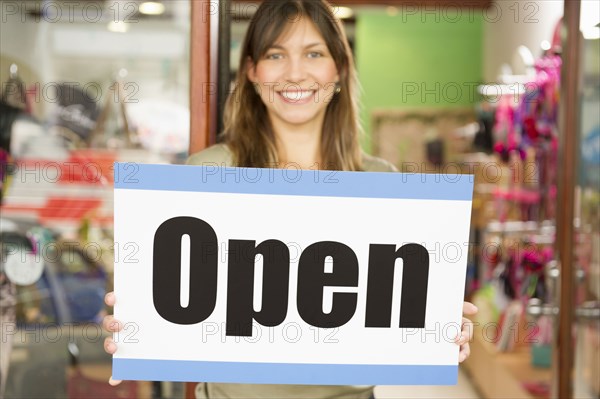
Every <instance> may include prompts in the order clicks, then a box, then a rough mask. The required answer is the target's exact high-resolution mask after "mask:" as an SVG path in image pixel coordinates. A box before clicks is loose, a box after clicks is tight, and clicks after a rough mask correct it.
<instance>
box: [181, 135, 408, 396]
mask: <svg viewBox="0 0 600 399" xmlns="http://www.w3.org/2000/svg"><path fill="white" fill-rule="evenodd" d="M187 164H188V165H215V164H216V165H217V166H235V165H234V162H233V156H232V154H231V151H230V150H229V148H228V147H227V146H226V145H224V144H216V145H214V146H212V147H209V148H207V149H205V150H203V151H200V152H198V153H196V154H193V155H191V156H190V157H189V158H188V160H187ZM362 164H363V165H362V166H363V169H364V170H365V171H366V172H393V171H396V168H395V167H394V166H393V165H392V164H391V163H389V162H387V161H384V160H383V159H380V158H376V157H373V156H370V155H368V154H365V153H363V154H362ZM372 394H373V387H372V386H364V385H361V386H357V385H352V386H344V385H258V384H225V383H199V384H198V385H196V398H198V399H206V398H210V399H216V398H235V399H241V398H243V399H251V398H252V399H254V398H256V399H258V398H261V399H326V398H327V399H346V398H347V399H367V398H370V397H371V395H372Z"/></svg>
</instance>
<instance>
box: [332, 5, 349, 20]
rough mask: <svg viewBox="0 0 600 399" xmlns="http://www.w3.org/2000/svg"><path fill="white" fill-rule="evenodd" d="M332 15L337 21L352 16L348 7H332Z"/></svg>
mask: <svg viewBox="0 0 600 399" xmlns="http://www.w3.org/2000/svg"><path fill="white" fill-rule="evenodd" d="M333 14H334V15H335V16H336V17H338V18H339V19H347V18H350V17H352V16H353V15H354V11H352V9H351V8H350V7H337V6H336V7H333Z"/></svg>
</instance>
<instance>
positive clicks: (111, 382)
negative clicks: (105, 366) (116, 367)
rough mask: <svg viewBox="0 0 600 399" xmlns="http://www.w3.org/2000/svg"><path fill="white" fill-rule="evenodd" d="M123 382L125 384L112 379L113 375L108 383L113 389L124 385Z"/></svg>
mask: <svg viewBox="0 0 600 399" xmlns="http://www.w3.org/2000/svg"><path fill="white" fill-rule="evenodd" d="M122 382H123V380H113V378H112V375H111V376H110V378H109V379H108V383H109V384H110V385H112V386H113V387H114V386H117V385H119V384H120V383H122Z"/></svg>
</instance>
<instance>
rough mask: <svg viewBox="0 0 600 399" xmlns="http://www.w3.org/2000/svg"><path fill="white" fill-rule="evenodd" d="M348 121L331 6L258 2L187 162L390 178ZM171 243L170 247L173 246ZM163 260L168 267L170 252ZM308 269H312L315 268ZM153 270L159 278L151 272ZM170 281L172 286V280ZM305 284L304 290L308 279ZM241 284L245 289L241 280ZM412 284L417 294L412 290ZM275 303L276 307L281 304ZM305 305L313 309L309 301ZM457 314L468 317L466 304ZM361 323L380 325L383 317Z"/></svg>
mask: <svg viewBox="0 0 600 399" xmlns="http://www.w3.org/2000/svg"><path fill="white" fill-rule="evenodd" d="M358 115H359V114H358V82H357V79H356V71H355V69H354V60H353V57H352V53H351V51H350V46H349V44H348V40H347V38H346V36H345V33H344V30H343V28H342V25H341V23H340V21H339V19H337V18H336V17H335V15H334V14H333V11H332V8H331V6H330V5H329V4H328V3H327V2H326V1H324V0H289V1H282V0H266V1H263V2H262V3H261V5H260V7H259V8H258V10H257V11H256V13H255V14H254V17H253V18H252V21H251V22H250V25H249V27H248V31H247V33H246V37H245V39H244V41H243V44H242V48H241V57H240V62H239V68H238V72H237V76H236V80H235V85H234V90H233V92H232V93H231V94H230V96H229V97H228V99H227V103H226V107H225V112H224V131H223V136H224V142H223V143H222V144H218V145H215V146H212V147H210V148H208V149H206V150H204V151H201V152H199V153H196V154H193V155H192V156H190V157H189V158H188V160H187V163H188V164H190V165H205V166H209V165H210V166H213V167H214V166H215V165H218V166H238V167H253V168H268V167H271V168H273V167H275V168H286V167H289V166H292V167H293V168H294V169H295V170H297V169H299V168H300V169H328V170H341V171H370V172H393V171H396V168H395V167H394V166H393V165H391V164H390V163H388V162H386V161H384V160H382V159H378V158H375V157H372V156H369V155H367V154H365V153H363V152H362V151H361V149H360V145H359V135H360V125H359V119H358ZM288 228H292V227H288ZM178 245H180V242H179V241H178V242H177V243H175V245H174V246H178ZM253 245H254V244H253ZM281 245H283V243H281ZM199 247H201V246H195V248H199ZM166 256H167V257H168V258H169V261H170V259H171V258H172V254H171V253H168V254H167V255H166ZM399 256H401V255H399ZM165 259H166V258H165ZM378 259H379V260H380V262H378V263H380V265H379V266H381V264H392V265H393V264H394V262H395V258H394V259H391V258H389V257H388V258H385V257H384V256H382V257H379V258H378ZM284 263H285V262H284ZM164 264H166V262H164ZM159 266H160V265H159ZM317 266H318V267H317V268H319V269H320V267H322V263H319V264H318V265H317ZM421 269H422V268H421ZM164 270H167V269H164ZM208 272H210V270H209V271H208ZM421 272H422V270H420V271H419V273H421ZM161 273H163V271H162V270H159V274H161ZM375 274H376V273H375ZM375 274H374V275H373V276H372V277H373V281H375V282H374V283H373V285H372V287H371V292H375V291H382V290H385V281H386V280H387V281H389V280H390V279H389V278H387V276H384V275H379V276H377V275H375ZM168 280H169V279H168V278H167V279H165V275H163V274H161V277H158V278H156V280H155V281H160V282H165V281H166V282H167V283H168ZM172 281H173V282H175V283H176V284H179V279H175V280H172ZM285 281H287V279H282V282H283V283H284V282H285ZM306 281H308V282H309V283H310V284H313V283H314V282H315V281H318V279H315V278H313V277H311V276H309V277H308V278H307V279H306ZM382 282H383V283H382ZM244 283H245V284H248V285H249V284H250V283H249V282H248V281H245V280H244ZM198 284H201V283H200V282H198ZM198 284H193V285H192V288H190V289H194V290H195V292H196V293H199V292H202V291H203V289H202V287H200V286H199V285H198ZM310 284H308V285H310ZM242 285H243V284H242ZM284 286H285V284H284V285H283V286H281V287H277V288H282V287H284ZM415 286H416V287H417V290H419V289H420V291H421V292H426V289H423V287H422V286H419V285H415ZM403 289H404V287H403ZM204 292H206V291H204ZM231 295H232V297H231V298H229V299H230V303H237V304H239V305H240V306H242V305H244V306H246V305H247V304H248V302H247V300H245V301H244V300H243V299H241V296H242V294H241V293H240V292H239V290H238V291H235V295H236V297H235V298H233V295H234V293H233V292H232V293H231ZM284 297H285V296H284V295H282V296H281V298H284ZM315 297H316V295H301V297H300V299H302V298H310V299H311V300H313V299H314V298H315ZM179 298H180V295H179V294H178V293H175V294H174V295H171V296H169V297H165V298H164V301H163V304H165V306H166V307H173V306H176V307H180V299H179ZM281 298H278V299H279V302H278V303H283V301H282V299H281ZM203 299H206V301H204V302H205V303H204V302H203V303H202V304H196V305H197V306H199V307H204V308H206V307H208V308H210V305H211V303H212V302H211V300H212V299H210V298H208V299H207V298H203ZM106 302H107V304H108V305H109V306H112V305H114V303H115V296H114V294H112V293H109V294H108V295H107V298H106ZM405 302H408V301H405ZM420 302H423V301H420V300H417V301H414V300H413V301H411V302H410V305H408V306H410V307H411V308H412V309H411V311H409V312H408V313H411V312H412V314H415V313H416V314H421V313H422V312H421V311H419V303H420ZM311 303H312V302H311ZM315 303H317V307H318V301H315ZM382 305H385V304H382V303H381V302H379V303H377V304H375V306H374V310H380V309H381V308H383V306H382ZM471 306H472V305H471ZM244 309H246V308H244ZM465 309H466V310H467V311H469V310H471V313H472V309H471V308H470V307H469V305H468V304H467V306H466V307H465ZM248 310H249V309H248ZM252 310H253V311H254V309H252ZM209 311H210V309H208V311H207V313H210V312H209ZM280 313H282V314H283V312H280ZM349 313H352V312H349ZM371 313H373V312H371ZM388 313H389V312H388ZM193 316H194V317H197V316H198V314H197V313H194V315H193ZM193 321H194V322H197V321H198V320H193ZM368 323H369V324H373V326H374V325H377V326H380V324H381V323H383V324H385V323H386V320H383V321H381V320H375V321H371V320H370V321H369V322H368ZM104 324H105V328H106V329H107V330H108V331H112V332H115V331H119V330H121V329H122V324H121V323H120V322H117V321H115V320H114V319H113V318H112V317H110V316H109V317H107V318H106V319H105V321H104ZM417 324H419V323H417ZM469 324H470V323H469V322H468V320H466V321H465V323H464V325H463V329H462V334H461V336H460V337H459V338H460V339H458V338H457V340H456V343H457V344H458V345H460V346H461V349H460V355H459V360H460V361H462V360H464V359H465V358H466V357H467V356H468V355H469V343H468V341H469V339H470V334H469V332H470V326H469ZM232 335H233V334H232ZM105 349H106V351H107V352H109V353H115V352H116V350H117V345H116V344H115V343H114V342H113V341H112V339H111V338H108V339H107V340H106V342H105ZM256 372H258V371H256ZM112 383H113V384H116V383H118V381H114V380H113V381H112ZM372 396H373V387H371V386H320V385H310V386H309V385H250V384H230V383H227V384H225V383H207V384H198V385H197V387H196V397H197V398H242V397H243V398H290V399H291V398H323V399H324V398H364V399H367V398H371V397H372Z"/></svg>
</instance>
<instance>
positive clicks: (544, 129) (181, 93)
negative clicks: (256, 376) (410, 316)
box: [0, 0, 600, 398]
mask: <svg viewBox="0 0 600 399" xmlns="http://www.w3.org/2000/svg"><path fill="white" fill-rule="evenodd" d="M191 3H192V0H174V1H158V2H142V1H138V0H136V1H117V0H110V1H108V0H106V1H104V0H88V1H82V2H67V1H56V2H47V1H32V0H28V1H18V2H10V1H6V2H2V5H1V7H2V21H1V25H0V31H1V34H0V44H1V46H0V82H2V102H1V106H2V116H0V177H2V179H1V180H2V182H3V183H2V186H0V192H1V195H0V204H1V207H0V223H1V225H0V245H1V249H2V252H1V253H2V259H0V264H2V263H5V264H6V265H7V266H3V269H2V273H0V287H1V288H2V292H3V296H2V298H0V299H1V302H2V318H3V319H2V320H3V323H5V324H3V325H5V326H7V325H8V326H12V327H10V328H4V327H3V328H2V334H3V338H2V344H3V345H4V346H3V347H2V351H1V353H0V370H3V371H2V373H0V376H1V377H2V389H3V391H4V392H3V394H4V397H6V398H37V397H56V398H63V397H68V398H76V397H89V398H104V397H120V398H184V397H190V396H189V395H190V387H189V384H183V383H170V382H133V381H128V382H124V383H123V384H121V385H119V386H117V387H112V386H109V385H108V384H107V383H106V381H107V380H108V378H109V377H110V372H111V357H110V356H109V355H108V354H106V353H105V352H104V349H103V344H102V342H103V339H104V337H106V336H108V333H106V332H105V331H103V330H102V328H101V325H100V323H101V320H102V317H103V316H104V315H106V314H110V313H112V310H111V309H110V308H107V307H106V306H105V305H104V303H103V298H104V294H105V293H106V292H107V291H111V290H112V284H113V282H112V279H113V277H112V274H113V265H114V262H115V257H118V256H127V255H128V254H127V253H121V254H119V253H118V252H115V245H114V242H113V217H114V214H113V182H114V176H113V163H114V162H131V163H136V162H141V163H162V164H166V163H174V164H183V163H184V162H185V160H186V158H187V156H188V155H189V148H190V143H191V139H190V138H191V137H192V136H193V134H194V132H192V131H191V128H190V126H191V124H190V119H191V118H193V114H194V112H195V111H194V110H193V109H190V107H191V105H190V104H191V101H190V90H191V87H192V85H191V80H192V76H193V73H194V71H193V70H191V69H192V68H191V48H192V47H193V46H194V42H193V41H192V39H191V38H192V25H193V24H198V23H202V17H204V18H206V19H210V15H203V16H201V18H200V20H196V21H193V20H192V17H191V16H192V6H191ZM417 3H419V2H417ZM425 3H426V2H425ZM430 3H431V4H429V5H426V4H420V5H419V6H415V5H414V4H410V5H409V4H407V3H402V2H393V1H392V2H385V1H382V2H368V1H364V2H359V1H350V2H346V3H345V2H344V1H338V2H335V8H336V13H337V15H338V16H339V17H340V18H341V19H342V21H343V23H344V27H345V29H346V34H347V36H348V39H349V41H350V44H351V47H352V49H353V52H354V56H355V62H356V68H357V70H358V76H359V80H360V83H361V122H362V128H363V130H364V135H363V136H362V137H361V144H362V148H363V150H364V151H365V152H367V153H369V154H373V155H376V156H378V157H381V158H383V159H385V160H387V161H389V162H391V163H393V164H394V165H395V166H396V167H397V168H398V169H399V170H400V171H401V172H405V173H415V172H419V173H448V174H453V173H468V174H473V175H474V179H475V190H474V197H473V208H472V220H471V231H470V239H469V243H468V251H469V260H468V264H467V275H466V290H465V298H466V299H467V300H470V301H471V302H473V303H474V304H476V305H477V306H478V308H479V313H478V314H477V315H476V316H475V317H474V318H473V321H474V322H475V324H476V327H475V330H474V331H475V333H474V336H475V339H474V340H473V341H472V342H471V356H470V357H469V359H467V361H466V362H465V363H464V364H463V365H461V367H460V370H461V371H460V377H459V385H458V386H456V387H418V388H416V387H388V386H384V387H377V389H376V397H378V398H400V397H407V398H408V397H428V398H432V397H439V398H442V397H444V398H451V397H455V398H465V397H473V398H475V397H482V398H508V397H510V398H550V397H556V389H557V388H556V383H557V382H556V381H557V378H558V377H557V375H558V373H559V371H558V368H559V365H558V360H557V359H558V358H557V355H556V352H557V349H556V348H557V343H556V342H557V334H558V333H557V331H558V318H557V314H558V310H556V307H555V306H554V307H553V305H552V304H553V303H556V297H557V295H558V293H559V291H560V281H561V280H560V278H559V277H558V274H559V270H560V265H558V264H557V261H556V259H557V253H556V251H557V250H556V248H557V247H556V244H557V240H558V239H559V238H558V237H560V235H561V232H560V231H559V229H557V225H556V219H557V215H558V213H560V204H561V202H560V190H571V191H574V193H575V201H576V205H575V211H574V212H575V219H574V220H573V224H574V226H575V227H574V228H575V230H576V231H575V233H574V234H575V238H574V242H575V246H574V247H573V248H572V251H573V254H574V255H573V256H574V258H575V259H576V263H577V268H578V271H577V272H576V274H575V276H576V279H577V288H575V289H574V297H575V298H576V299H575V300H576V302H577V305H578V309H577V311H575V313H576V314H577V318H576V323H575V324H574V325H573V334H574V338H573V342H574V344H573V345H574V355H573V356H574V364H573V368H572V370H573V371H572V389H573V396H572V397H576V398H598V397H600V360H599V359H600V313H598V310H597V309H598V307H597V306H598V303H599V300H600V223H599V220H600V116H599V115H600V114H599V113H598V109H600V3H598V2H597V1H587V0H584V1H581V14H580V18H579V20H580V25H579V29H577V30H576V31H577V32H576V35H578V37H579V42H580V52H579V57H580V58H579V70H580V72H579V74H578V78H577V79H576V80H577V81H578V82H579V87H580V91H579V98H578V101H579V103H578V113H579V115H578V125H577V128H576V129H574V130H569V131H567V132H565V131H563V130H564V124H562V120H561V118H563V117H564V102H563V101H562V100H563V98H561V93H562V90H563V87H561V84H564V82H563V81H564V71H563V68H564V65H565V52H564V49H563V45H564V41H563V40H564V35H563V33H564V29H565V23H564V22H565V21H564V19H563V13H564V10H565V2H564V1H562V0H552V1H547V0H541V1H517V0H515V1H505V0H495V1H491V0H490V1H486V0H481V1H479V2H478V1H471V3H470V4H471V6H468V5H465V4H462V5H461V6H457V5H456V4H454V3H453V4H452V5H450V4H447V3H444V2H437V3H435V2H430ZM459 3H461V2H459ZM462 3H465V2H462ZM228 7H229V10H228V12H229V13H230V15H229V17H230V23H231V26H230V46H229V47H230V48H229V59H230V68H229V69H230V76H229V77H228V79H230V78H231V77H232V76H234V73H235V72H236V70H237V67H238V62H239V54H240V46H241V41H242V40H243V37H244V34H245V31H246V29H247V26H248V23H249V20H250V18H251V17H252V14H253V12H254V11H255V10H256V7H257V5H256V3H253V2H247V1H241V2H236V1H231V2H228ZM207 9H210V8H207ZM570 28H571V29H572V28H573V27H570ZM571 31H572V32H573V29H572V30H571ZM561 79H562V80H563V81H561ZM224 82H225V84H227V79H226V78H225V77H221V78H220V83H221V84H222V83H224ZM215 87H216V84H215ZM563 135H573V136H577V137H578V139H577V143H578V147H577V154H578V155H577V159H578V163H577V169H576V173H577V175H576V179H574V180H573V181H571V182H570V186H565V185H564V183H562V182H561V183H559V176H560V167H561V165H562V163H561V162H562V158H561V157H563V155H562V152H561V149H562V147H561V143H563V138H562V137H563ZM215 140H217V141H218V140H219V137H218V136H216V137H215ZM15 248H17V249H18V251H17V253H18V254H22V255H21V256H20V259H21V261H22V262H24V264H26V265H27V267H30V268H31V270H32V274H30V275H28V276H25V277H23V279H22V281H21V280H19V281H11V279H10V278H8V277H6V276H4V277H3V273H5V272H4V271H5V270H8V269H9V266H8V263H7V260H8V258H7V256H6V254H8V253H13V254H14V253H15ZM444 250H446V249H444ZM447 250H448V251H450V252H451V251H452V250H453V249H452V248H448V249H447ZM125 251H127V248H125ZM450 256H451V255H450ZM40 259H42V261H40ZM40 265H41V266H40ZM9 274H10V273H9ZM33 275H34V276H33ZM32 276H33V277H32ZM10 323H12V324H10ZM67 327H68V328H67ZM67 331H68V333H66V334H65V332H67ZM8 335H10V336H11V341H10V342H11V344H10V346H6V342H7V341H8V339H5V336H8ZM1 396H2V392H0V397H1Z"/></svg>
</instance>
